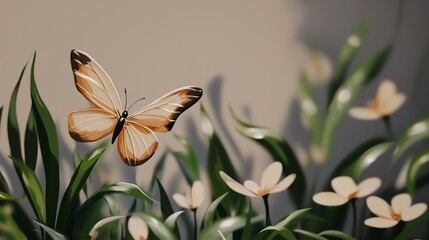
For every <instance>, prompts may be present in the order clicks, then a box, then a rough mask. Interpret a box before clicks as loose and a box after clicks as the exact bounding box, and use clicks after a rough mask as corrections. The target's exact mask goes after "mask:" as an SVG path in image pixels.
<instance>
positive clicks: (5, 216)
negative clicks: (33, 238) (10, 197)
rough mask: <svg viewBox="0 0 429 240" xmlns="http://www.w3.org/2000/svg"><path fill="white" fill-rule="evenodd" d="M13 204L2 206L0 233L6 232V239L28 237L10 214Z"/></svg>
mask: <svg viewBox="0 0 429 240" xmlns="http://www.w3.org/2000/svg"><path fill="white" fill-rule="evenodd" d="M10 207H11V206H10V205H8V206H6V205H5V206H0V233H2V234H4V235H5V237H7V238H6V239H10V240H21V239H27V238H26V236H25V235H24V233H23V232H22V231H21V229H19V227H18V226H17V224H16V223H15V221H14V220H13V218H12V216H11V214H10V209H9V208H10Z"/></svg>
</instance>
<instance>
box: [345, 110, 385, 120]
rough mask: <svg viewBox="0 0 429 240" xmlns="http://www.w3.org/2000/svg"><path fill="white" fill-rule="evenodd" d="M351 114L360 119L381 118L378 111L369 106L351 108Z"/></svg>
mask: <svg viewBox="0 0 429 240" xmlns="http://www.w3.org/2000/svg"><path fill="white" fill-rule="evenodd" d="M349 115H350V116H352V117H354V118H356V119H360V120H374V119H379V118H380V115H379V114H378V113H376V112H374V111H373V110H372V109H370V108H367V107H353V108H350V110H349Z"/></svg>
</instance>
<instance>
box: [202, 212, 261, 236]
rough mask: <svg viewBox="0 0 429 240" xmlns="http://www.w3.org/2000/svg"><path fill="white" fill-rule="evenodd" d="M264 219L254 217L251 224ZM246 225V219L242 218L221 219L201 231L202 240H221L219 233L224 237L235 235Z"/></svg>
mask: <svg viewBox="0 0 429 240" xmlns="http://www.w3.org/2000/svg"><path fill="white" fill-rule="evenodd" d="M263 219H264V218H263V217H262V216H258V217H253V218H252V219H251V221H250V222H251V223H252V224H254V223H256V222H261V221H262V220H263ZM245 225H246V218H245V217H241V216H234V217H227V218H224V219H220V220H218V221H216V222H215V223H213V224H212V225H210V226H209V227H207V228H204V229H203V231H201V234H200V239H204V240H215V239H219V232H218V230H219V231H221V232H222V234H223V235H225V236H227V235H229V234H231V233H233V232H234V231H236V230H239V229H242V228H243V227H244V226H245Z"/></svg>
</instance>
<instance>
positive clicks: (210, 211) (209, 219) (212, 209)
mask: <svg viewBox="0 0 429 240" xmlns="http://www.w3.org/2000/svg"><path fill="white" fill-rule="evenodd" d="M227 194H228V192H226V193H224V194H223V195H221V196H220V197H218V198H217V199H216V200H214V201H213V202H212V203H210V205H209V207H208V208H207V210H206V213H205V214H204V220H203V226H204V228H207V227H209V226H210V225H212V223H213V218H214V216H215V214H216V211H217V207H218V206H219V204H220V202H221V201H222V200H223V199H224V198H225V197H226V195H227Z"/></svg>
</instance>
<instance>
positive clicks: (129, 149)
mask: <svg viewBox="0 0 429 240" xmlns="http://www.w3.org/2000/svg"><path fill="white" fill-rule="evenodd" d="M157 147H158V140H157V138H156V136H155V134H154V133H153V132H152V131H151V130H150V129H149V128H147V127H145V126H142V125H139V124H136V123H130V122H128V123H126V124H125V126H124V128H123V129H122V132H121V133H120V134H119V136H118V152H119V155H120V156H121V158H122V161H124V163H126V164H128V165H130V166H137V165H140V164H143V163H144V162H146V161H147V160H148V159H149V158H150V157H152V155H153V154H154V153H155V150H156V149H157Z"/></svg>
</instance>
